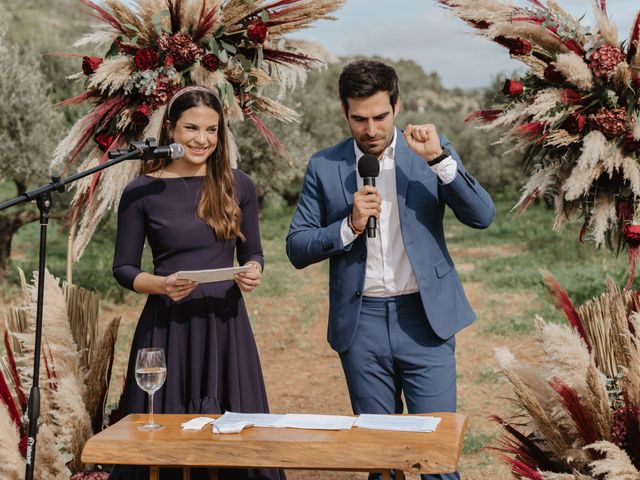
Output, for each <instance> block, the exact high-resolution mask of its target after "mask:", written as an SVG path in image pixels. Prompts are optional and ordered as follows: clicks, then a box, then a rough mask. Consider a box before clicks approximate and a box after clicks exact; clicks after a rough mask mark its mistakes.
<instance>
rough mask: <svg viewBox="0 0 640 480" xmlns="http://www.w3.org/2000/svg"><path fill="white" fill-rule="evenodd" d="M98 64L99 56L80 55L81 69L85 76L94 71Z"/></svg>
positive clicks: (99, 62)
mask: <svg viewBox="0 0 640 480" xmlns="http://www.w3.org/2000/svg"><path fill="white" fill-rule="evenodd" d="M100 65H102V59H101V58H100V57H82V71H83V72H84V74H85V75H86V76H89V75H93V74H94V73H96V70H98V67H99V66H100Z"/></svg>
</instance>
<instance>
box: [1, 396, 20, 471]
mask: <svg viewBox="0 0 640 480" xmlns="http://www.w3.org/2000/svg"><path fill="white" fill-rule="evenodd" d="M19 443H20V435H19V434H18V429H17V428H16V424H15V423H13V420H11V417H10V416H9V412H8V410H7V407H6V406H5V405H4V404H3V403H1V402H0V445H2V447H0V448H2V459H1V460H0V478H2V479H3V480H18V479H21V478H23V475H24V469H25V462H24V458H22V455H21V454H20V449H19V448H18V444H19Z"/></svg>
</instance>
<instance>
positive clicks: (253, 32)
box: [247, 18, 269, 43]
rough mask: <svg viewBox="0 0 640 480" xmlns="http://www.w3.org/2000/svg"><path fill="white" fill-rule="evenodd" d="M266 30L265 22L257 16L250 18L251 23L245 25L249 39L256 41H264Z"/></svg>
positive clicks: (267, 30)
mask: <svg viewBox="0 0 640 480" xmlns="http://www.w3.org/2000/svg"><path fill="white" fill-rule="evenodd" d="M268 32H269V28H268V27H267V24H266V23H264V22H263V21H262V20H260V19H259V18H254V19H253V20H251V23H250V24H249V26H248V27H247V36H248V37H249V39H250V40H252V41H254V42H256V43H264V41H265V40H266V39H267V33H268Z"/></svg>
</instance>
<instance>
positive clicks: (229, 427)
mask: <svg viewBox="0 0 640 480" xmlns="http://www.w3.org/2000/svg"><path fill="white" fill-rule="evenodd" d="M245 427H253V423H251V422H234V423H230V422H228V423H225V424H224V425H222V424H220V423H219V422H218V420H216V421H215V422H213V425H212V427H211V430H212V431H213V433H240V432H241V431H242V430H244V428H245Z"/></svg>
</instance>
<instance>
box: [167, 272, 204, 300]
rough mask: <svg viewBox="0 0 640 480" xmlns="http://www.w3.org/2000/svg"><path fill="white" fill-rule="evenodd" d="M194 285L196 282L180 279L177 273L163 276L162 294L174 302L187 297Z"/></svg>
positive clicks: (196, 284)
mask: <svg viewBox="0 0 640 480" xmlns="http://www.w3.org/2000/svg"><path fill="white" fill-rule="evenodd" d="M196 286H198V282H194V281H192V280H180V279H179V278H178V274H177V273H173V274H171V275H169V276H168V277H164V286H163V287H164V294H165V295H166V296H168V297H169V298H170V299H171V300H173V301H174V302H178V301H180V300H182V299H183V298H185V297H187V296H188V295H189V294H190V293H191V292H192V291H193V289H194V288H196Z"/></svg>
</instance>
